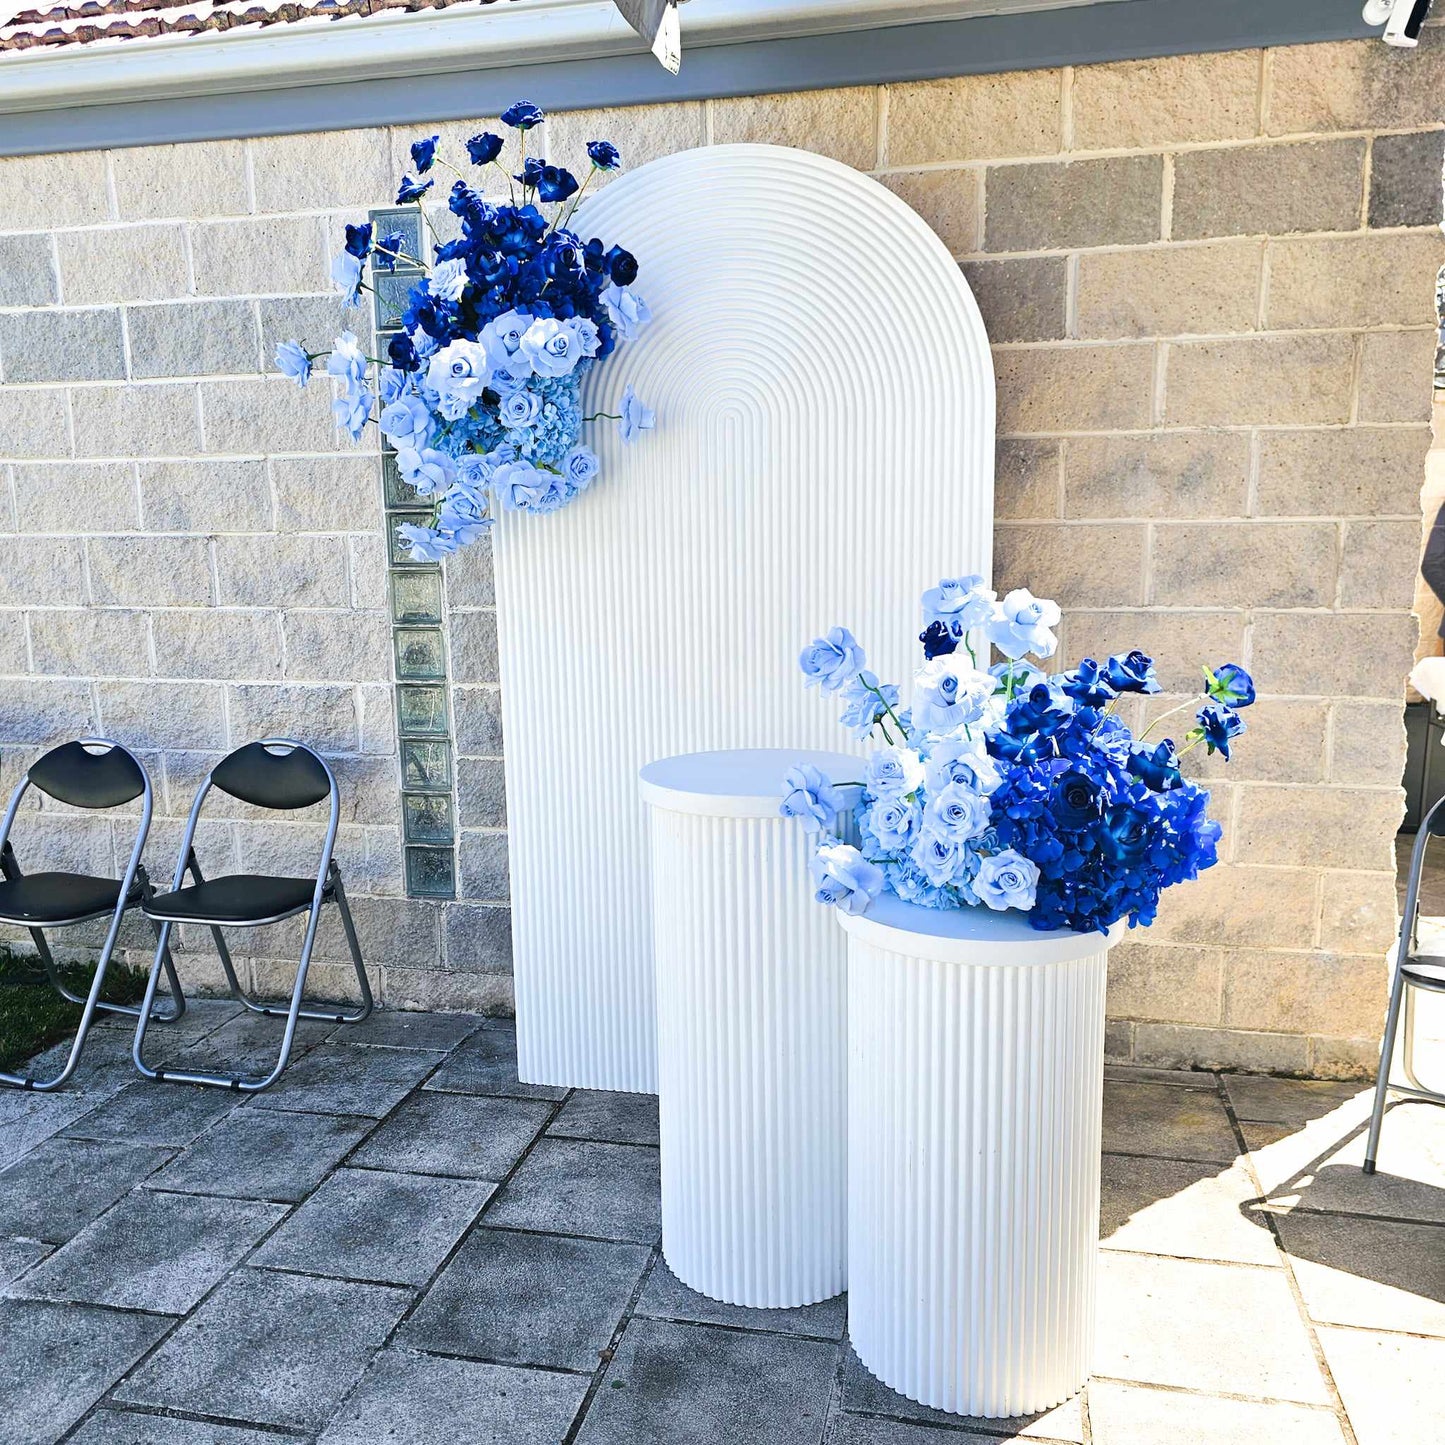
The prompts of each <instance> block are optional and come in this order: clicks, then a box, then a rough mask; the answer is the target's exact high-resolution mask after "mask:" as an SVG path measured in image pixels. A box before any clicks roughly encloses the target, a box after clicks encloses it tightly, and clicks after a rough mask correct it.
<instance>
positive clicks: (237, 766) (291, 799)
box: [211, 738, 332, 809]
mask: <svg viewBox="0 0 1445 1445" xmlns="http://www.w3.org/2000/svg"><path fill="white" fill-rule="evenodd" d="M211 781H212V782H213V783H214V784H215V785H216V787H218V788H219V789H220V790H221V791H222V792H223V793H229V794H230V795H231V796H232V797H233V798H239V799H240V800H241V801H242V802H243V803H250V804H252V805H253V806H254V807H257V808H277V809H291V808H309V807H311V805H312V804H313V803H319V802H321V800H322V799H323V798H327V797H330V795H331V790H332V780H331V772H330V770H329V769H328V768H327V766H326V764H325V763H323V762H322V761H321V759H320V758H319V757H317V755H316V754H315V753H314V752H312V751H311V749H310V748H308V747H307V746H306V744H305V743H298V742H292V741H291V740H290V739H289V738H285V739H279V738H266V739H264V740H263V741H261V742H257V743H247V744H246V746H245V747H243V748H237V749H236V751H235V752H233V753H230V754H228V755H227V756H226V757H224V758H222V759H221V761H220V762H219V763H217V764H216V766H215V767H214V768H212V769H211Z"/></svg>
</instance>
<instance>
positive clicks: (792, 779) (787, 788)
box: [778, 763, 845, 833]
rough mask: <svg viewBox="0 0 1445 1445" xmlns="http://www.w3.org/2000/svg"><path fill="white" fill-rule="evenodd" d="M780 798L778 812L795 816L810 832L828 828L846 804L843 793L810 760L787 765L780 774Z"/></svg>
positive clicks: (786, 816) (785, 815) (784, 815)
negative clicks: (784, 770)
mask: <svg viewBox="0 0 1445 1445" xmlns="http://www.w3.org/2000/svg"><path fill="white" fill-rule="evenodd" d="M783 789H784V793H783V801H782V803H781V805H780V806H779V808H778V812H779V813H780V814H781V815H782V816H783V817H784V818H797V819H798V820H799V821H800V822H801V823H802V825H803V827H804V829H805V830H806V831H807V832H809V833H816V832H817V831H818V830H819V829H820V828H826V829H831V828H832V826H833V824H834V823H835V822H836V821H837V819H838V814H839V812H840V811H841V810H842V809H843V807H844V806H845V803H844V799H843V795H842V794H841V793H840V792H839V791H838V790H837V789H836V788H835V787H834V786H833V784H832V783H831V782H830V781H829V780H828V778H827V776H826V775H825V774H824V773H822V772H821V771H819V769H817V768H815V767H814V766H813V765H812V764H811V763H801V764H799V766H798V767H796V768H790V769H789V770H788V772H787V773H786V774H785V775H784V777H783Z"/></svg>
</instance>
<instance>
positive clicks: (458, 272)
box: [426, 258, 471, 301]
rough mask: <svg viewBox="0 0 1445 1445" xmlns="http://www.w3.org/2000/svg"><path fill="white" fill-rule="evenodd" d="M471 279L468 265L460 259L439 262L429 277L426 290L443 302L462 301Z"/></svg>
mask: <svg viewBox="0 0 1445 1445" xmlns="http://www.w3.org/2000/svg"><path fill="white" fill-rule="evenodd" d="M470 280H471V278H470V277H469V276H468V275H467V263H466V262H465V261H463V260H461V259H460V258H457V259H455V260H451V261H438V262H437V264H436V265H435V267H433V268H432V273H431V275H430V276H428V277H427V283H426V289H427V290H428V291H429V292H431V294H432V295H433V296H439V297H441V299H442V300H443V301H460V300H461V299H462V292H463V291H465V290H466V289H467V286H468V284H469V282H470Z"/></svg>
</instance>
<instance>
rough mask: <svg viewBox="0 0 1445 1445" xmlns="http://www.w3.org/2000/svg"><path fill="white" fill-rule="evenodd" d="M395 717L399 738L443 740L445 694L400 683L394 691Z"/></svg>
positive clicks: (441, 691) (419, 686) (445, 714)
mask: <svg viewBox="0 0 1445 1445" xmlns="http://www.w3.org/2000/svg"><path fill="white" fill-rule="evenodd" d="M396 716H397V723H398V724H399V728H400V732H401V735H402V736H403V737H412V738H415V737H423V738H444V737H446V736H447V690H446V688H444V687H425V686H423V685H422V684H421V683H416V682H403V683H399V684H398V685H397V689H396Z"/></svg>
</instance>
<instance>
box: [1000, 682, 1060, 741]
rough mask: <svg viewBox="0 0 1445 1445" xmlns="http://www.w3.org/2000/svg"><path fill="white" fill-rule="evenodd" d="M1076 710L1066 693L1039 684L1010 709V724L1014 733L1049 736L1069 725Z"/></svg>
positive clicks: (1020, 697)
mask: <svg viewBox="0 0 1445 1445" xmlns="http://www.w3.org/2000/svg"><path fill="white" fill-rule="evenodd" d="M1071 715H1072V710H1071V708H1070V707H1069V704H1068V702H1067V701H1066V700H1065V698H1064V696H1063V694H1062V693H1060V692H1059V691H1058V689H1057V688H1056V687H1055V686H1054V685H1053V684H1052V683H1047V682H1039V683H1035V684H1034V686H1033V687H1031V688H1029V690H1028V691H1027V692H1026V693H1023V694H1022V695H1021V696H1019V697H1016V698H1015V699H1014V700H1013V701H1012V702H1011V703H1010V704H1009V706H1008V714H1007V725H1008V730H1009V732H1011V733H1030V732H1035V733H1038V734H1039V735H1040V736H1042V737H1048V736H1050V735H1051V734H1053V733H1055V732H1057V731H1058V730H1059V729H1060V728H1061V727H1063V725H1064V724H1065V723H1066V722H1068V720H1069V718H1070V716H1071Z"/></svg>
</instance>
